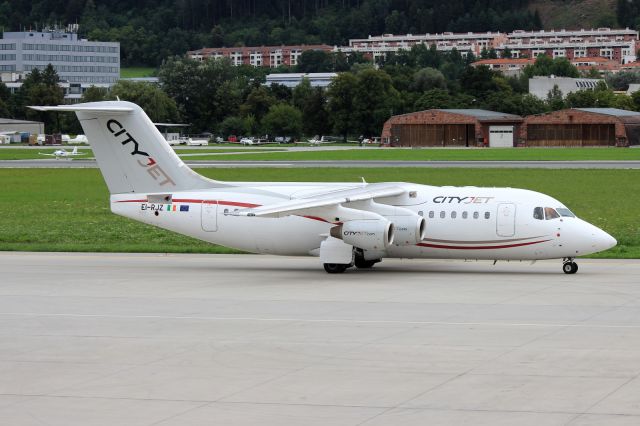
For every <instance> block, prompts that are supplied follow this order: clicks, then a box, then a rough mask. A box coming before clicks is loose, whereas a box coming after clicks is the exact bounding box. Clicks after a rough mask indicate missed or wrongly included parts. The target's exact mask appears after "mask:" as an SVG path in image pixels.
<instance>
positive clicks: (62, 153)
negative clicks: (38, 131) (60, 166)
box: [38, 146, 86, 160]
mask: <svg viewBox="0 0 640 426" xmlns="http://www.w3.org/2000/svg"><path fill="white" fill-rule="evenodd" d="M38 154H40V155H47V156H49V157H56V160H57V159H58V158H67V157H77V156H79V155H85V154H86V152H78V147H77V146H76V147H74V148H73V151H71V152H69V151H67V150H65V149H63V148H61V149H56V150H55V151H53V152H52V153H51V154H46V153H44V152H39V153H38Z"/></svg>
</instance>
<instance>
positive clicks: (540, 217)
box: [533, 207, 544, 220]
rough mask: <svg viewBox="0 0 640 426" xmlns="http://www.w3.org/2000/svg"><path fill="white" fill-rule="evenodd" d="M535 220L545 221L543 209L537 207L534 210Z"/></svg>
mask: <svg viewBox="0 0 640 426" xmlns="http://www.w3.org/2000/svg"><path fill="white" fill-rule="evenodd" d="M533 218H534V219H538V220H544V210H543V209H542V207H536V208H535V209H533Z"/></svg>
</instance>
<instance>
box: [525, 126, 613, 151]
mask: <svg viewBox="0 0 640 426" xmlns="http://www.w3.org/2000/svg"><path fill="white" fill-rule="evenodd" d="M615 144H616V129H615V125H614V124H529V125H528V126H527V145H528V146H613V145H615Z"/></svg>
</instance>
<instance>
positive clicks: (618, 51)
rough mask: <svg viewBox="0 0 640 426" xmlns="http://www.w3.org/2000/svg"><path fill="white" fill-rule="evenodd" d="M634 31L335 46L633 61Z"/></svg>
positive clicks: (389, 37) (374, 53)
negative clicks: (423, 47) (426, 48)
mask: <svg viewBox="0 0 640 426" xmlns="http://www.w3.org/2000/svg"><path fill="white" fill-rule="evenodd" d="M637 43H638V31H634V30H630V29H628V28H626V29H610V28H597V29H591V30H585V29H581V30H575V31H569V30H558V31H556V30H551V31H544V30H541V31H524V30H516V31H513V32H511V33H500V32H486V33H460V34H456V33H442V34H420V35H414V34H405V35H393V34H383V35H381V36H369V37H368V38H366V39H352V40H349V46H346V47H340V48H336V50H341V51H343V52H345V53H351V52H359V53H363V54H364V55H365V56H366V57H368V58H370V59H372V60H374V61H375V60H377V59H379V58H383V57H385V56H386V55H387V54H388V53H389V52H398V51H400V50H408V49H411V47H413V46H414V45H416V44H425V45H428V46H431V45H434V46H435V47H436V49H437V50H440V51H450V50H452V49H456V50H458V51H459V52H460V53H461V54H462V55H463V56H466V55H467V54H468V53H473V54H474V55H476V56H478V55H479V54H480V53H481V52H482V50H483V49H487V50H490V49H494V50H496V52H497V53H498V55H499V56H500V55H501V54H502V53H503V52H504V51H505V50H506V49H509V50H510V51H511V56H512V57H513V58H515V59H519V58H535V57H537V56H538V55H542V54H545V55H548V56H550V57H552V58H557V57H566V58H569V59H574V58H588V57H603V58H607V59H610V60H612V61H616V62H618V63H627V62H632V61H635V59H636V48H637Z"/></svg>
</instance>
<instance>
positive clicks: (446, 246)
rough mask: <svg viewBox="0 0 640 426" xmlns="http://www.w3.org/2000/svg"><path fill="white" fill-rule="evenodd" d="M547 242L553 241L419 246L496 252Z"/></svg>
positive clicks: (421, 245)
mask: <svg viewBox="0 0 640 426" xmlns="http://www.w3.org/2000/svg"><path fill="white" fill-rule="evenodd" d="M547 241H551V240H542V241H532V242H529V243H519V244H505V245H499V246H451V245H444V244H429V243H418V244H417V245H418V246H420V247H429V248H439V249H448V250H496V249H506V248H514V247H522V246H530V245H532V244H540V243H546V242H547Z"/></svg>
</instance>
